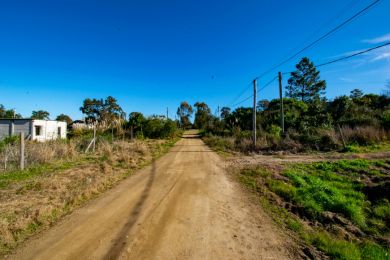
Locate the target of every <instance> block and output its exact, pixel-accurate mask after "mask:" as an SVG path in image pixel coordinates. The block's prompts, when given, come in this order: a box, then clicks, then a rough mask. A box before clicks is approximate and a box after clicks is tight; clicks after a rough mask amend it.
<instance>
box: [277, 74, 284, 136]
mask: <svg viewBox="0 0 390 260" xmlns="http://www.w3.org/2000/svg"><path fill="white" fill-rule="evenodd" d="M278 76H279V97H280V127H281V128H282V133H283V134H284V107H283V86H282V72H280V71H279V73H278Z"/></svg>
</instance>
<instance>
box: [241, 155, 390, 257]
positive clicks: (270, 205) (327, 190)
mask: <svg viewBox="0 0 390 260" xmlns="http://www.w3.org/2000/svg"><path fill="white" fill-rule="evenodd" d="M389 167H390V161H389V160H364V159H354V160H340V161H332V162H316V163H310V164H302V163H301V164H294V165H290V166H288V167H287V168H286V169H285V170H284V171H283V173H282V174H283V175H284V176H285V177H287V178H288V179H286V180H281V179H274V178H272V175H271V174H270V173H269V172H267V171H266V170H265V169H263V168H259V169H244V170H242V171H241V173H240V175H239V180H240V181H241V182H242V183H243V184H244V185H246V186H247V187H249V188H251V190H253V191H256V192H259V193H260V194H261V198H260V203H261V205H262V207H263V208H264V209H266V211H267V212H268V213H269V214H270V215H271V216H272V218H273V219H274V221H275V222H276V223H278V224H280V225H282V226H284V227H286V228H288V229H290V230H291V231H293V232H295V233H296V234H297V235H298V236H299V237H300V238H301V239H302V240H304V241H305V242H306V243H308V244H311V245H314V246H315V247H317V248H318V249H320V250H321V251H323V252H324V253H325V254H327V255H328V256H330V257H331V258H333V259H390V249H389V248H387V247H385V246H383V245H379V244H377V242H375V241H373V240H370V239H369V237H365V238H361V240H352V241H346V240H344V239H342V238H341V237H338V236H336V235H335V234H332V233H329V232H328V231H326V230H325V229H324V228H322V227H317V226H309V225H308V224H304V221H303V220H302V219H300V218H299V217H298V216H297V215H294V214H293V213H291V212H290V211H288V210H287V209H285V208H284V207H282V206H279V205H278V204H277V203H274V202H273V201H274V199H272V198H273V196H275V195H272V193H274V194H277V195H278V196H280V197H281V198H283V200H284V201H287V202H290V203H292V204H295V205H296V206H298V207H299V208H300V209H303V210H304V214H305V217H306V218H308V219H309V220H314V221H318V222H322V221H323V220H324V217H325V216H324V215H323V214H324V212H325V211H327V212H333V213H336V214H339V215H341V216H343V217H345V218H347V219H348V220H349V221H351V223H353V224H354V225H356V226H357V227H359V228H360V229H361V230H363V231H364V232H366V233H367V234H374V235H379V236H381V235H389V234H390V230H389V228H390V227H389V223H390V203H389V201H387V200H386V199H382V200H380V201H374V202H372V201H368V199H367V198H366V196H365V195H364V193H363V187H364V185H365V184H364V182H362V180H363V179H364V178H368V177H375V178H381V177H383V176H384V175H387V176H388V173H387V172H388V169H389ZM271 192H272V193H271ZM309 223H311V222H309Z"/></svg>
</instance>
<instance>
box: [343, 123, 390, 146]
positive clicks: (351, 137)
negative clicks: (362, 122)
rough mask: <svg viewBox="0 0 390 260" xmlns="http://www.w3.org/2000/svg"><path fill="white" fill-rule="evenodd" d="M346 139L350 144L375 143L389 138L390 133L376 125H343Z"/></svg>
mask: <svg viewBox="0 0 390 260" xmlns="http://www.w3.org/2000/svg"><path fill="white" fill-rule="evenodd" d="M341 131H342V132H343V135H344V138H345V141H346V142H347V143H348V144H358V145H373V144H377V143H380V142H382V141H386V140H388V139H389V133H388V132H386V131H385V130H383V129H380V128H376V127H374V126H360V127H356V128H350V127H345V126H344V127H342V128H341Z"/></svg>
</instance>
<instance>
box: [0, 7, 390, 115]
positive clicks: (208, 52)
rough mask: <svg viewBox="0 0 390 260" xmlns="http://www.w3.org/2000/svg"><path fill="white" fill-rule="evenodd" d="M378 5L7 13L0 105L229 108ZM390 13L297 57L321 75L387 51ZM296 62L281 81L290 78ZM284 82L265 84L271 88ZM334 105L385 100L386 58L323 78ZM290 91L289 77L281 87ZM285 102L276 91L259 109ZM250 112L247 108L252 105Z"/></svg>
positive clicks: (75, 111) (0, 53)
mask: <svg viewBox="0 0 390 260" xmlns="http://www.w3.org/2000/svg"><path fill="white" fill-rule="evenodd" d="M370 2H372V1H368V0H355V1H350V0H346V1H340V0H338V1H336V0H326V1H325V0H319V1H311V0H310V1H309V0H297V1H259V0H251V1H249V0H241V1H230V0H225V1H222V0H221V1H204V0H185V1H183V0H174V1H173V0H165V1H147V0H139V1H116V0H113V1H108V0H106V1H98V0H94V1H89V0H88V1H87V0H66V1H65V0H56V1H52V0H51V1H40V0H35V1H19V0H13V1H1V2H0V93H1V94H0V104H4V105H5V106H6V107H7V108H14V109H16V111H17V112H19V113H21V114H22V115H23V116H30V115H31V111H32V110H38V109H43V110H47V111H49V112H50V114H51V117H52V118H54V117H55V116H56V115H58V114H60V113H65V114H68V115H70V116H71V117H72V118H73V119H77V118H81V117H82V114H81V112H80V111H79V107H80V106H81V104H82V101H83V100H84V98H87V97H91V98H94V97H95V98H104V97H106V96H108V95H112V96H114V97H115V98H117V99H118V100H119V104H120V105H121V106H122V107H123V108H124V110H125V111H126V112H131V111H141V112H143V113H145V114H146V115H151V114H165V110H166V107H169V111H170V117H173V116H174V113H175V112H176V109H177V106H178V104H179V103H180V101H183V100H186V101H188V102H190V103H191V104H194V103H195V102H196V101H204V102H206V103H208V104H209V105H210V106H211V108H212V111H213V112H214V111H215V109H216V107H217V106H218V105H219V106H225V105H230V104H231V103H232V101H233V100H234V99H235V98H236V97H237V95H238V94H239V93H241V92H242V91H243V90H244V89H245V88H247V89H248V91H247V92H246V93H244V94H243V95H242V96H241V97H240V98H238V99H237V101H240V100H241V99H244V98H245V97H247V96H248V95H250V94H251V89H250V87H248V84H249V83H250V82H251V80H252V79H253V78H254V77H256V76H258V75H259V74H261V73H262V72H263V71H265V70H266V69H268V68H270V67H271V66H272V65H274V64H275V63H277V62H279V61H280V60H281V59H283V58H284V57H286V55H288V54H291V53H292V51H293V50H294V49H296V48H299V47H303V46H304V44H305V43H306V44H307V43H309V42H310V40H314V39H315V38H316V37H319V36H320V35H322V34H324V33H325V32H327V31H328V30H330V29H331V28H333V27H334V26H336V25H337V24H339V23H340V22H342V21H343V20H345V19H347V18H348V17H350V16H352V15H353V14H354V13H356V12H357V11H358V10H360V9H362V8H363V7H364V6H366V5H368V4H369V3H370ZM389 13H390V1H388V0H382V1H381V2H380V3H379V4H378V5H377V6H375V7H374V8H373V9H371V10H370V11H369V12H368V13H366V14H364V15H363V16H361V17H359V18H358V19H357V20H355V21H353V22H352V23H350V24H349V25H347V26H345V27H343V28H342V29H341V30H340V31H338V32H337V33H335V34H334V35H332V36H330V37H329V38H327V39H325V40H324V41H321V42H320V43H319V44H317V45H315V47H313V48H311V49H310V50H308V51H306V52H304V53H303V54H302V55H301V57H302V56H308V57H309V58H310V59H312V61H314V62H315V63H317V64H318V63H322V62H326V61H329V60H332V59H334V58H337V57H341V56H342V55H345V54H348V53H353V52H355V51H358V50H362V49H366V48H370V47H373V46H375V45H378V44H381V43H383V42H387V41H390V19H389V16H388V14H389ZM299 59H300V58H296V59H294V60H293V61H291V62H289V63H287V64H285V65H283V66H282V67H281V68H280V70H281V71H291V70H293V69H294V64H295V63H297V62H298V61H299ZM276 73H277V71H274V72H273V73H271V74H269V75H267V76H266V77H264V78H263V79H260V81H259V87H261V84H265V83H266V82H268V81H269V80H270V79H271V78H273V77H274V76H275V75H276ZM321 76H322V78H323V79H326V80H327V82H328V88H327V96H328V97H329V98H332V97H335V96H338V95H342V94H348V93H349V91H350V90H351V89H353V88H360V89H362V90H363V91H364V92H372V93H380V92H381V91H382V90H383V89H384V88H385V85H386V82H387V81H388V80H390V48H383V49H380V50H378V51H376V52H371V53H369V54H367V55H362V56H359V57H357V58H354V59H351V60H349V61H346V62H340V63H337V64H334V65H330V66H326V67H323V68H321ZM284 81H287V77H286V76H285V77H284ZM277 96H278V92H277V85H276V82H274V83H273V84H271V85H270V86H269V87H267V88H266V89H264V90H263V91H262V92H261V93H260V95H259V99H263V98H267V99H272V98H275V97H277ZM250 103H251V101H247V102H245V103H243V105H248V106H249V105H250Z"/></svg>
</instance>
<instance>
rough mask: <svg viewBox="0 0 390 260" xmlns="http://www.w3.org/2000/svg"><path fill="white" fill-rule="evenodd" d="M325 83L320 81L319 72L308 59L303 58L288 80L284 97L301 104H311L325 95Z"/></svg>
mask: <svg viewBox="0 0 390 260" xmlns="http://www.w3.org/2000/svg"><path fill="white" fill-rule="evenodd" d="M325 89H326V81H325V80H320V72H319V71H317V69H316V67H315V66H314V63H313V62H311V61H310V60H309V59H308V58H306V57H305V58H303V59H302V60H301V61H300V62H299V63H298V64H297V65H296V71H294V72H291V77H290V78H289V79H288V85H287V93H286V95H287V96H288V97H291V98H297V99H299V100H301V101H303V102H311V101H313V100H314V99H318V98H320V97H321V96H322V95H324V94H325Z"/></svg>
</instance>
